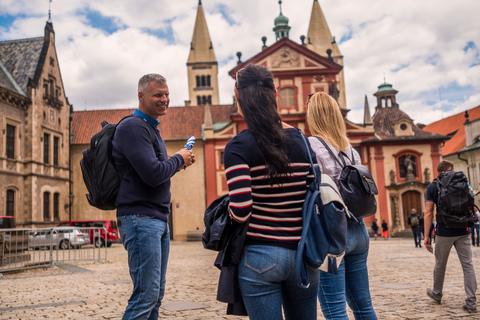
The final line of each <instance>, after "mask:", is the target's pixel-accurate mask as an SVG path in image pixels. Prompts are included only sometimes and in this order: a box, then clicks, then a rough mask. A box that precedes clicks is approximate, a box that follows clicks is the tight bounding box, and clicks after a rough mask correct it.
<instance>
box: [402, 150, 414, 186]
mask: <svg viewBox="0 0 480 320" xmlns="http://www.w3.org/2000/svg"><path fill="white" fill-rule="evenodd" d="M414 164H415V161H414V160H412V156H411V155H409V154H407V155H406V156H405V162H404V165H405V169H406V171H407V175H406V177H405V180H406V181H411V180H415V174H414V172H413V165H414Z"/></svg>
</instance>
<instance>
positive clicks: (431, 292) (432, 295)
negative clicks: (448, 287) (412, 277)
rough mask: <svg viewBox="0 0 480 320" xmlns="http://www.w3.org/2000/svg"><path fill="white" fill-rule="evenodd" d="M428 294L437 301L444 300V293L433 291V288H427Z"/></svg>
mask: <svg viewBox="0 0 480 320" xmlns="http://www.w3.org/2000/svg"><path fill="white" fill-rule="evenodd" d="M427 296H429V297H430V299H432V300H433V301H435V302H436V303H441V302H442V294H436V293H433V291H432V289H427Z"/></svg>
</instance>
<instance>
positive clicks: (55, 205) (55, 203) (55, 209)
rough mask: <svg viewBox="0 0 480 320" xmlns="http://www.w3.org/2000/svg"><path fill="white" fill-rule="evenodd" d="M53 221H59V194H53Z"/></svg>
mask: <svg viewBox="0 0 480 320" xmlns="http://www.w3.org/2000/svg"><path fill="white" fill-rule="evenodd" d="M53 219H54V220H55V221H60V193H58V192H55V193H54V194H53Z"/></svg>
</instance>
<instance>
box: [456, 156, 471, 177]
mask: <svg viewBox="0 0 480 320" xmlns="http://www.w3.org/2000/svg"><path fill="white" fill-rule="evenodd" d="M460 154H461V153H460V152H459V153H457V157H458V159H460V160H462V161H465V162H466V163H467V177H468V182H470V168H469V166H468V159H462V158H460Z"/></svg>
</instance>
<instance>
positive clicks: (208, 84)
mask: <svg viewBox="0 0 480 320" xmlns="http://www.w3.org/2000/svg"><path fill="white" fill-rule="evenodd" d="M207 87H210V76H207Z"/></svg>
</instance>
